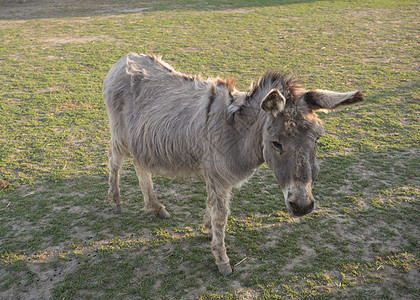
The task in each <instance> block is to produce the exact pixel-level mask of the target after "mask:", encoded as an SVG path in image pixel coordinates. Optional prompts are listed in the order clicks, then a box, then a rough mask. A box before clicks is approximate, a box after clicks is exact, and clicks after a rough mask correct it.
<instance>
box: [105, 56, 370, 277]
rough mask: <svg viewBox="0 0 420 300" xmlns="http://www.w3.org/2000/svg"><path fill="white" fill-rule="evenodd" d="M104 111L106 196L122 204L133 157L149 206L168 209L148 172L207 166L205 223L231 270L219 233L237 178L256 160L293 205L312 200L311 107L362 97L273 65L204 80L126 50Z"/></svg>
mask: <svg viewBox="0 0 420 300" xmlns="http://www.w3.org/2000/svg"><path fill="white" fill-rule="evenodd" d="M103 97H104V100H105V104H106V109H107V113H108V116H109V124H110V129H111V140H110V148H109V171H110V173H109V184H110V187H109V197H110V198H111V200H112V203H113V204H114V206H115V208H116V210H117V211H118V210H120V209H121V204H122V200H121V198H120V192H119V170H120V168H121V166H122V163H123V162H124V160H125V159H126V158H127V157H129V156H131V157H133V161H134V166H135V170H136V172H137V175H138V178H139V184H140V188H141V190H142V193H143V196H144V201H145V205H146V207H148V208H150V209H152V210H153V211H154V213H155V214H156V215H157V216H160V217H169V214H168V212H167V211H166V209H165V207H164V206H163V205H162V204H161V203H160V202H159V201H158V200H157V198H156V195H155V193H154V191H153V184H152V180H151V175H152V174H161V175H165V176H195V175H198V176H203V177H204V179H205V180H206V187H207V192H208V196H207V207H206V213H205V216H204V227H205V228H206V229H207V230H208V232H209V234H210V235H211V236H212V241H211V249H212V252H213V254H214V256H215V259H216V264H217V266H218V268H219V271H220V272H221V273H222V274H223V275H228V274H230V273H231V272H232V269H231V267H230V265H229V258H228V256H227V254H226V247H225V242H224V236H225V226H226V222H227V217H228V213H229V209H228V202H229V197H230V192H231V190H232V188H233V187H235V186H239V185H240V184H241V183H242V182H244V181H245V180H246V179H247V178H249V177H250V176H251V175H252V173H253V172H254V170H255V169H256V168H258V167H259V166H260V165H261V164H262V163H264V162H266V163H267V165H268V166H269V167H270V168H271V169H272V170H273V172H274V174H275V175H276V178H277V180H278V182H279V185H280V187H281V188H282V190H283V193H284V195H285V202H286V206H287V208H288V210H289V211H290V212H291V214H293V215H296V216H300V215H304V214H306V213H309V212H311V211H312V210H313V208H314V199H313V197H312V185H313V182H314V180H315V178H316V176H317V174H318V166H317V165H316V163H315V152H316V139H317V138H318V137H319V136H320V135H321V133H322V126H321V121H320V120H319V119H318V118H317V116H316V115H315V114H314V113H313V111H314V110H318V109H333V108H337V107H339V106H340V105H349V104H354V103H357V102H360V101H362V100H363V98H362V96H361V94H360V93H359V92H351V93H334V92H329V91H323V90H312V91H309V92H308V91H306V90H305V89H304V88H303V87H301V86H300V85H299V83H298V82H297V81H296V80H295V79H294V78H293V77H286V76H283V75H282V74H281V73H277V72H270V73H266V74H265V75H263V76H262V77H261V78H260V79H259V80H258V81H256V82H255V83H253V84H252V85H251V89H250V91H249V92H239V91H238V90H236V88H235V86H234V83H233V80H222V79H220V78H216V79H207V80H203V79H202V78H200V77H199V76H188V75H184V74H182V73H179V72H177V71H175V70H174V69H173V68H172V67H171V66H170V65H169V64H167V63H165V62H164V61H162V60H161V59H160V58H158V57H155V56H152V55H137V54H128V55H127V56H125V57H124V58H122V59H121V60H120V61H118V62H117V63H116V64H115V65H114V66H113V67H112V68H111V70H110V71H109V73H108V75H107V77H106V78H105V80H104V86H103Z"/></svg>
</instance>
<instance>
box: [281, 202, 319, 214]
mask: <svg viewBox="0 0 420 300" xmlns="http://www.w3.org/2000/svg"><path fill="white" fill-rule="evenodd" d="M314 203H315V202H314V201H310V202H309V204H308V205H305V206H302V205H298V204H296V203H295V202H289V203H288V204H289V207H290V212H291V214H292V215H293V216H296V217H301V216H304V215H306V214H309V213H311V212H312V211H313V210H314V206H315V205H314Z"/></svg>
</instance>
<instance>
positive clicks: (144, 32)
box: [0, 0, 420, 299]
mask: <svg viewBox="0 0 420 300" xmlns="http://www.w3.org/2000/svg"><path fill="white" fill-rule="evenodd" d="M207 2H208V1H192V0H188V1H187V0H185V1H163V0H162V1H153V2H152V1H122V2H121V1H108V2H105V1H103V2H100V1H84V2H81V1H73V2H68V1H67V2H64V1H63V3H58V4H56V6H51V5H47V6H46V7H44V8H43V9H42V7H39V6H38V7H33V6H30V5H31V3H30V2H29V3H25V4H21V5H20V6H16V7H14V8H13V9H11V8H10V9H9V8H7V9H4V10H3V9H2V13H0V18H1V19H0V53H1V56H0V81H1V82H2V84H1V85H0V95H1V96H0V124H1V127H0V128H1V131H0V180H1V181H0V187H5V186H7V188H4V189H3V188H0V265H1V267H0V298H6V299H7V298H29V297H32V298H49V297H52V298H54V299H69V298H86V299H89V298H92V299H97V298H109V299H115V298H118V299H119V298H142V299H156V297H157V296H156V295H160V298H175V299H184V298H197V299H221V298H223V299H243V298H244V299H250V298H251V299H252V298H261V299H276V298H278V299H283V298H293V299H304V298H316V299H327V298H355V299H401V298H406V299H415V298H418V297H419V294H420V286H419V283H418V279H417V278H418V272H419V259H420V257H419V250H418V249H419V225H418V224H419V223H420V218H419V215H420V214H419V198H420V197H419V186H420V180H419V171H418V170H419V169H420V159H419V148H420V147H419V141H420V134H419V132H420V130H419V129H420V126H419V117H418V110H419V108H420V105H419V99H420V84H419V80H418V78H419V62H418V43H417V36H418V28H417V25H416V24H417V20H418V18H419V13H418V11H419V9H418V8H419V6H418V4H417V3H416V2H415V1H386V0H384V1H357V0H356V1H297V0H296V1H251V0H249V1H245V0H243V1H211V4H207ZM29 7H32V9H29ZM52 7H53V9H52ZM145 7H146V8H147V10H145V11H143V12H142V13H128V12H129V11H133V10H135V9H138V8H145ZM7 12H9V13H7ZM29 12H32V13H29ZM127 52H138V53H154V54H160V55H163V57H164V59H165V60H166V61H168V62H169V63H171V64H172V65H173V66H174V67H175V68H176V69H177V70H180V71H182V72H185V73H190V74H191V73H201V74H202V75H203V77H207V76H222V77H231V76H235V77H236V81H237V86H238V87H239V88H240V89H242V90H246V89H247V88H248V86H249V83H250V82H251V81H252V80H255V79H257V78H258V76H259V75H261V74H262V73H263V72H264V71H266V70H273V69H278V70H284V71H291V72H293V73H295V74H296V75H298V77H300V78H301V79H302V80H303V83H304V85H305V86H306V87H307V88H323V89H331V90H337V91H343V92H344V91H350V90H355V89H360V90H363V91H364V93H365V96H366V99H367V101H366V102H365V103H363V104H361V105H359V106H357V107H355V108H351V109H348V110H344V111H339V112H335V113H331V114H328V115H325V114H320V117H321V118H322V120H323V121H324V124H325V131H326V134H325V136H324V137H323V138H321V139H320V140H319V152H318V158H319V160H320V162H321V173H320V175H319V178H318V180H317V181H316V184H315V188H314V196H315V198H316V200H317V207H316V210H315V212H314V213H313V214H311V215H309V216H306V217H304V218H301V219H291V218H290V217H289V216H288V214H287V212H286V208H285V206H284V204H283V200H282V198H283V196H282V193H281V190H280V189H279V187H278V186H277V184H276V180H275V178H274V176H273V175H272V173H271V171H270V170H269V169H268V168H266V167H263V168H261V169H260V170H258V171H257V172H256V174H255V175H254V176H253V177H252V179H251V180H250V181H249V182H248V183H247V184H245V185H244V186H243V187H242V188H241V189H240V190H237V191H235V192H234V196H233V201H232V203H231V216H230V217H229V221H228V226H227V237H226V242H227V245H228V255H229V256H230V258H231V262H232V264H233V265H236V266H235V271H234V273H233V274H232V275H231V276H229V277H227V278H223V277H221V276H220V275H219V274H218V272H217V268H216V266H215V265H214V259H213V256H212V254H211V251H210V247H209V246H210V245H209V244H210V241H209V239H208V238H207V237H206V236H205V234H204V232H203V229H202V227H201V221H202V217H203V214H204V210H205V197H206V191H205V184H204V182H203V180H202V179H184V180H174V179H168V178H164V177H157V178H155V180H154V182H155V188H156V192H157V194H158V197H159V198H160V199H161V200H162V202H163V203H164V204H165V205H166V206H167V209H168V211H169V212H170V213H171V215H172V218H171V219H169V220H157V219H155V218H154V217H153V216H152V213H151V212H149V211H146V210H145V209H143V203H142V196H141V193H140V189H139V188H138V184H137V178H136V177H135V172H134V170H133V168H132V166H131V165H129V164H128V165H127V167H126V168H125V170H124V172H123V174H122V176H121V191H122V197H123V199H124V201H125V206H126V208H127V209H126V210H125V211H124V212H123V213H122V214H120V215H115V214H113V213H112V210H111V208H110V206H109V204H108V199H107V189H108V184H107V156H106V152H107V147H108V139H109V130H108V121H107V117H106V113H105V107H104V104H103V101H102V98H101V88H102V80H103V78H104V77H105V76H106V74H107V72H108V70H109V69H110V67H111V66H112V65H113V63H115V62H116V61H117V60H118V59H119V58H121V57H122V56H124V55H125V54H126V53H127Z"/></svg>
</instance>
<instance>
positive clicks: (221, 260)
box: [207, 183, 232, 276]
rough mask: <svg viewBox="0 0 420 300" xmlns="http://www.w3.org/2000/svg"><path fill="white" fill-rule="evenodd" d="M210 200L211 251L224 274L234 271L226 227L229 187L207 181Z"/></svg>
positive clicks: (208, 202)
mask: <svg viewBox="0 0 420 300" xmlns="http://www.w3.org/2000/svg"><path fill="white" fill-rule="evenodd" d="M207 193H208V201H207V205H210V209H209V208H208V209H209V211H210V219H211V234H212V240H211V251H212V252H213V255H214V257H215V258H216V265H217V268H218V269H219V272H220V273H221V274H222V275H223V276H227V275H230V274H231V273H232V267H231V266H230V264H229V257H228V256H227V254H226V246H225V229H226V223H227V218H228V214H229V208H228V203H229V195H230V191H229V189H225V188H220V187H216V186H215V185H213V184H211V183H210V184H209V183H207Z"/></svg>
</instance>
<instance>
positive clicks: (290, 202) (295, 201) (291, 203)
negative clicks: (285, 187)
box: [286, 187, 315, 217]
mask: <svg viewBox="0 0 420 300" xmlns="http://www.w3.org/2000/svg"><path fill="white" fill-rule="evenodd" d="M286 205H287V208H288V209H289V212H290V214H292V215H293V216H295V217H301V216H304V215H306V214H309V213H311V212H312V211H313V210H314V206H315V200H314V198H313V197H312V193H311V191H308V190H307V189H306V188H303V187H299V188H294V189H293V190H292V191H289V192H288V194H287V199H286Z"/></svg>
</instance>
